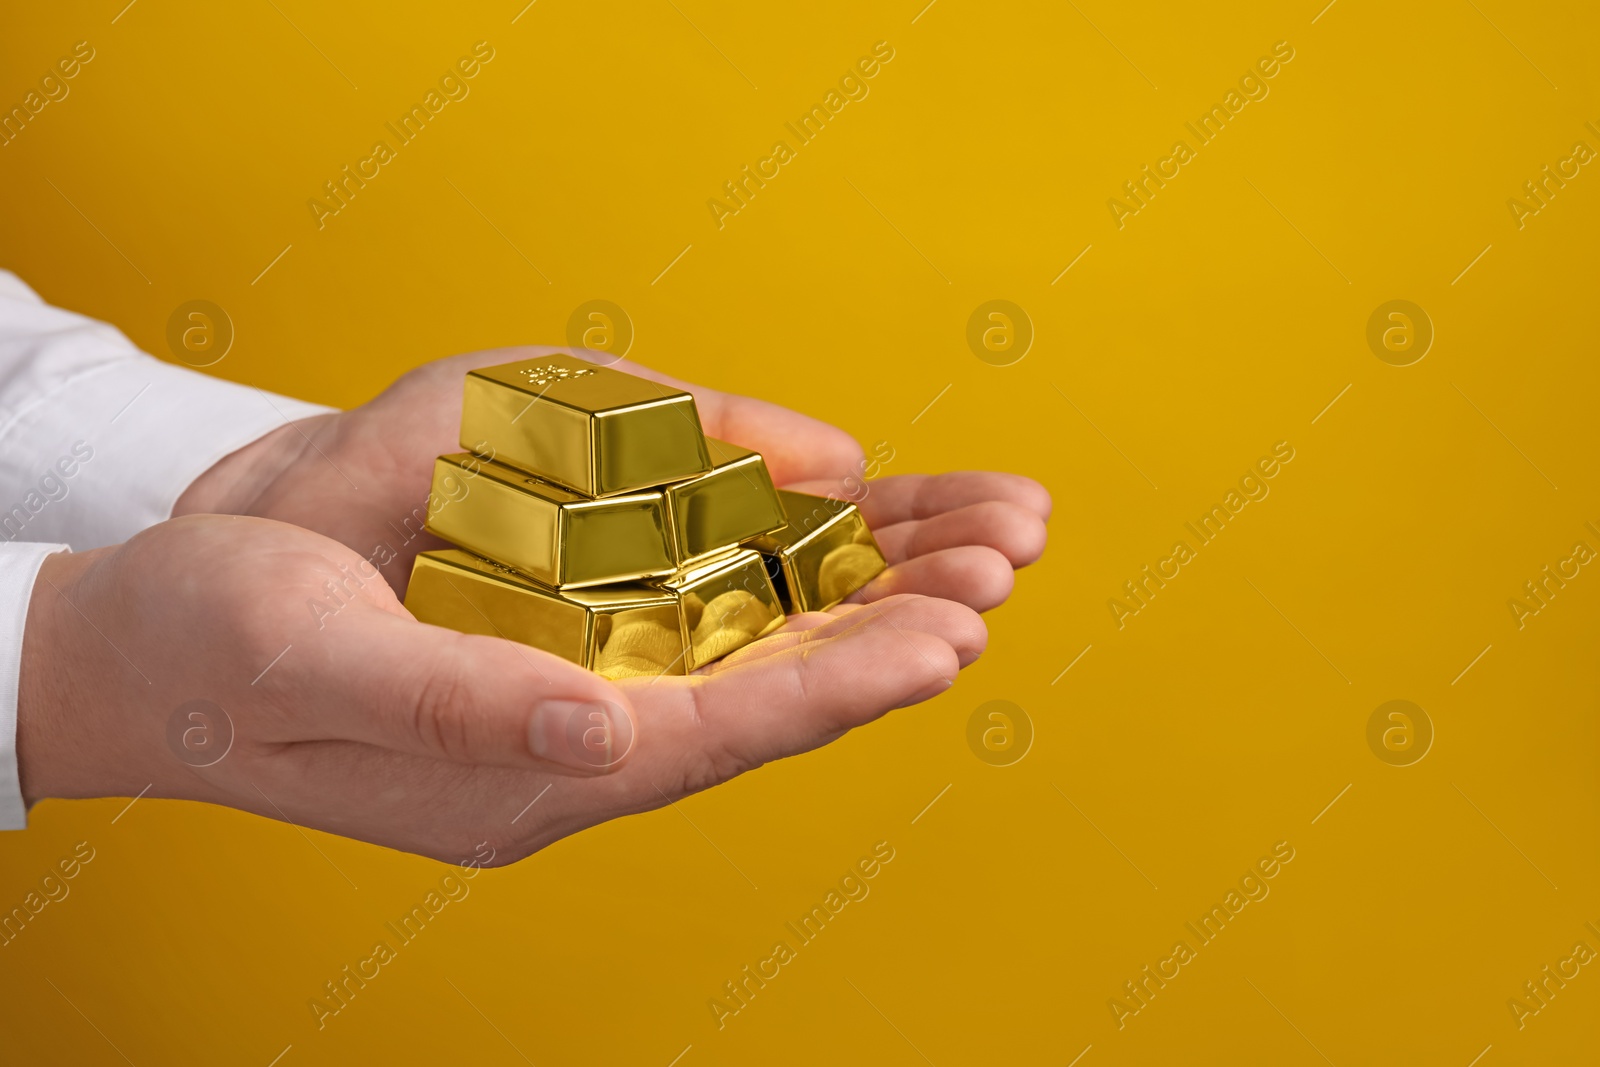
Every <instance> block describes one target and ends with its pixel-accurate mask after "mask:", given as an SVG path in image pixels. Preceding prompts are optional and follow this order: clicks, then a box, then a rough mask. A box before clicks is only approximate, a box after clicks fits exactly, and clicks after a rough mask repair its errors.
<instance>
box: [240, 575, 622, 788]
mask: <svg viewBox="0 0 1600 1067" xmlns="http://www.w3.org/2000/svg"><path fill="white" fill-rule="evenodd" d="M289 654H290V655H295V656H296V661H295V662H294V663H293V664H291V666H292V667H293V668H294V669H293V670H289V671H281V672H273V673H272V674H269V675H267V676H266V678H265V679H263V682H264V683H268V682H270V683H273V685H275V686H278V687H283V688H287V689H288V690H289V691H288V692H286V693H284V694H283V695H285V696H288V697H289V698H291V699H292V700H294V701H295V702H296V703H297V705H298V706H299V710H302V711H303V713H304V714H305V715H307V716H308V717H310V718H311V719H312V720H313V721H312V722H310V723H307V724H304V725H305V726H306V727H307V728H308V729H309V733H308V734H307V735H304V736H307V737H308V739H315V738H319V737H320V738H339V739H345V740H351V741H364V742H367V743H368V744H373V745H379V746H382V747H384V748H389V749H394V750H396V751H400V752H406V753H411V754H413V755H421V756H430V757H433V758H434V759H441V760H449V761H453V762H458V763H469V764H486V765H492V766H499V767H517V768H537V769H542V770H548V771H561V772H565V773H576V774H593V773H599V772H604V771H608V770H610V769H611V768H612V767H613V766H614V765H615V764H616V763H617V762H618V761H619V760H620V759H621V757H622V756H623V755H625V754H626V751H627V748H628V747H631V743H632V740H633V737H634V725H635V720H634V719H633V717H632V708H631V706H630V704H629V702H628V700H627V698H625V697H624V696H623V695H622V694H621V693H620V692H619V691H618V690H617V688H616V687H615V686H614V685H612V684H611V683H610V682H608V681H606V680H605V679H604V678H601V677H600V676H599V675H597V674H592V673H590V672H589V671H586V670H584V669H583V668H581V667H579V666H577V665H576V664H573V663H569V662H567V661H566V660H563V659H560V658H558V657H556V656H553V655H551V654H549V653H547V652H542V651H540V650H538V649H535V648H531V647H528V646H526V645H521V644H518V643H516V642H513V641H507V640H503V639H501V638H498V637H484V636H480V635H476V634H462V633H456V632H455V631H452V630H446V629H442V628H440V627H436V626H429V625H426V624H424V623H420V622H417V621H415V620H414V619H411V618H409V617H403V616H401V615H397V614H394V613H391V612H388V611H384V610H381V609H378V608H373V607H370V606H367V605H364V604H352V605H351V606H350V607H349V608H347V609H346V611H345V612H344V613H343V614H342V615H341V617H339V618H338V619H336V620H334V622H333V623H331V624H330V625H329V626H328V627H327V629H326V630H325V631H323V632H322V634H321V635H320V636H319V637H318V638H317V639H316V640H312V641H309V642H305V643H304V645H303V646H299V645H297V646H291V649H290V652H289Z"/></svg>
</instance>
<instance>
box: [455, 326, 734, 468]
mask: <svg viewBox="0 0 1600 1067" xmlns="http://www.w3.org/2000/svg"><path fill="white" fill-rule="evenodd" d="M485 442H487V445H488V447H489V448H490V449H492V450H493V452H492V455H493V456H494V458H495V459H496V460H499V461H500V462H502V463H508V464H510V465H511V466H513V467H520V468H521V469H522V470H525V471H527V472H528V473H529V474H532V475H534V476H536V477H538V478H541V479H543V480H544V481H547V482H554V483H555V484H557V485H561V486H565V487H566V488H568V489H571V490H573V491H574V492H577V493H582V494H583V495H584V496H591V497H601V496H612V495H615V494H617V493H629V492H632V491H634V490H636V489H644V488H648V487H650V486H654V485H661V484H663V483H665V482H671V481H678V480H681V479H684V478H693V477H696V476H697V475H701V474H705V473H706V472H707V471H709V470H710V469H711V461H710V457H709V456H708V455H707V454H706V444H705V435H704V434H703V433H702V432H701V430H700V413H699V412H698V411H697V410H696V409H695V406H694V397H692V396H690V395H689V394H688V393H685V392H683V391H682V390H679V389H672V388H669V387H668V386H665V385H658V384H657V383H655V382H652V381H647V380H645V379H644V378H635V377H634V376H633V375H631V374H623V373H622V372H621V371H615V370H611V369H610V368H609V367H597V366H594V365H593V364H591V363H588V362H586V361H584V360H581V359H578V358H577V357H575V356H564V355H555V356H541V357H539V358H538V359H528V360H523V361H521V362H519V363H506V364H503V365H501V366H498V367H485V368H483V369H482V370H475V371H472V372H470V373H469V374H468V375H467V383H466V395H465V399H464V401H463V403H462V407H461V447H462V448H466V449H478V448H482V447H483V444H484V443H485Z"/></svg>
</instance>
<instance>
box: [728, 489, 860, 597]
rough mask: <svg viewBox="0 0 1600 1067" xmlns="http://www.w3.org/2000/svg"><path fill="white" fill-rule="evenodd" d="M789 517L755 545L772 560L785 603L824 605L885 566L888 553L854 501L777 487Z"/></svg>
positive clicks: (774, 573)
mask: <svg viewBox="0 0 1600 1067" xmlns="http://www.w3.org/2000/svg"><path fill="white" fill-rule="evenodd" d="M778 497H779V499H780V500H782V501H783V510H784V512H785V514H787V515H788V518H789V522H788V525H786V526H785V527H784V528H783V529H781V530H779V531H777V532H776V533H771V534H766V535H764V536H762V537H757V538H755V539H754V540H752V541H751V542H750V547H751V548H754V549H757V550H758V551H760V552H761V553H762V555H764V556H765V557H767V559H768V560H769V561H770V562H771V564H772V565H771V566H770V567H769V571H770V573H772V574H773V576H774V578H775V580H776V581H777V584H778V586H779V590H780V593H781V595H782V599H783V604H784V607H785V608H786V609H787V610H789V611H791V612H802V611H825V610H827V609H828V608H831V607H833V606H834V605H835V604H837V603H839V601H841V600H843V599H844V598H845V597H847V596H849V595H850V594H851V593H854V592H855V591H856V590H857V589H860V588H861V587H862V586H864V585H866V584H867V583H868V582H870V581H871V580H872V579H873V578H874V577H876V576H877V574H878V573H879V572H880V571H882V570H883V569H884V566H885V563H884V559H883V553H882V552H881V551H879V549H878V542H877V541H875V540H874V539H873V537H872V531H871V530H869V529H867V523H866V520H865V519H863V518H862V517H861V512H860V511H859V510H858V509H857V508H856V506H855V505H854V504H851V503H848V502H847V501H843V500H832V499H829V498H828V497H821V496H811V495H810V494H807V493H796V492H793V491H791V490H788V489H780V490H778Z"/></svg>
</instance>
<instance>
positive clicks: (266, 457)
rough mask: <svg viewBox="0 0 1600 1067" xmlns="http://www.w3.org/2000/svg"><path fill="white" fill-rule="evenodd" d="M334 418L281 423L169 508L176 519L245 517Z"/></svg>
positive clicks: (223, 462)
mask: <svg viewBox="0 0 1600 1067" xmlns="http://www.w3.org/2000/svg"><path fill="white" fill-rule="evenodd" d="M334 418H337V415H336V414H325V415H312V416H310V417H309V418H304V419H299V420H296V421H295V422H289V423H285V424H284V425H282V426H279V427H278V428H277V429H275V430H272V431H270V432H269V433H267V434H265V435H263V436H261V437H258V438H256V439H255V440H254V441H252V442H250V443H249V444H247V445H245V446H244V447H243V448H240V449H236V450H234V451H233V452H230V453H228V454H227V455H226V456H223V457H222V458H221V459H219V460H218V461H217V462H216V463H213V464H212V465H211V466H210V468H208V469H207V470H206V472H205V473H204V474H202V475H200V477H198V478H196V479H195V480H194V481H193V482H192V483H191V484H190V485H189V487H188V488H187V489H185V490H184V491H183V494H182V495H181V496H179V497H178V501H177V503H176V504H175V505H173V508H172V516H173V518H177V517H178V516H179V515H199V514H211V515H246V514H249V513H250V509H251V505H252V504H254V503H255V501H256V499H257V498H258V497H259V496H260V495H261V493H262V492H263V491H264V490H265V489H266V487H267V486H269V485H271V484H272V482H273V480H274V479H276V478H277V477H278V476H279V475H281V474H283V472H284V471H286V470H288V469H289V468H290V467H291V466H293V465H294V464H295V463H296V462H297V461H298V460H299V459H300V457H301V456H302V455H304V454H305V452H306V450H307V448H308V447H310V445H311V439H312V438H314V437H316V436H317V435H318V433H319V432H320V431H321V429H322V427H323V425H324V424H326V423H327V422H329V421H330V420H332V419H334Z"/></svg>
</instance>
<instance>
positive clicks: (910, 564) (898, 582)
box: [175, 347, 1051, 611]
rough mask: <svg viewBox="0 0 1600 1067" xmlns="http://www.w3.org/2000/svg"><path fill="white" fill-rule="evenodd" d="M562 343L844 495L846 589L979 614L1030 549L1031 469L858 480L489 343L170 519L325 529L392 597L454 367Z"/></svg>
mask: <svg viewBox="0 0 1600 1067" xmlns="http://www.w3.org/2000/svg"><path fill="white" fill-rule="evenodd" d="M557 352H562V353H571V354H573V355H577V356H581V357H584V358H588V359H593V360H595V361H596V362H601V363H609V364H611V365H613V366H614V367H615V368H616V369H617V370H620V371H625V372H627V373H630V374H635V375H638V376H640V377H644V378H649V379H651V380H653V381H658V382H663V383H665V384H668V385H671V386H674V387H677V388H681V389H685V390H687V391H689V392H690V393H692V394H693V395H694V398H695V404H696V406H697V407H698V408H699V411H700V420H701V423H702V425H703V426H704V428H705V431H706V433H708V434H710V435H711V436H713V437H717V438H721V439H723V440H727V441H732V442H734V443H735V444H739V445H743V446H745V447H746V448H752V449H755V450H756V451H758V452H760V453H761V454H762V456H763V457H764V458H765V460H766V462H767V466H768V467H769V469H770V470H771V472H772V477H773V480H774V481H775V482H776V483H777V484H778V485H780V486H785V487H788V488H793V489H798V490H800V491H802V492H811V493H816V494H819V495H827V496H836V497H840V498H842V499H847V500H853V501H856V502H857V503H858V504H859V505H860V507H861V510H862V512H863V514H864V515H865V517H866V519H867V522H868V524H869V525H870V526H871V527H872V529H873V532H874V533H875V535H876V536H877V539H878V543H879V545H880V546H881V547H882V548H883V551H884V554H885V556H886V557H887V559H888V562H889V564H890V567H889V569H888V570H887V571H885V572H884V573H883V574H881V575H880V576H879V577H878V578H877V579H875V580H874V581H873V582H871V583H869V584H868V585H867V586H866V587H864V588H863V589H861V590H860V591H859V592H858V593H857V594H856V595H855V597H853V598H852V599H853V600H855V601H856V602H868V601H877V600H881V599H883V598H884V597H888V596H892V595H895V594H899V593H921V594H925V595H929V596H936V597H941V598H944V599H947V600H953V601H957V602H959V603H962V604H965V605H967V606H968V607H971V608H974V609H976V610H978V611H987V610H989V609H990V608H993V607H995V606H997V605H998V604H1000V603H1001V602H1003V601H1004V600H1005V599H1006V597H1007V596H1008V595H1009V594H1010V592H1011V586H1012V580H1013V579H1012V571H1013V569H1014V568H1016V567H1022V566H1026V565H1027V564H1029V563H1032V562H1033V561H1034V560H1036V559H1037V558H1038V557H1039V555H1040V553H1042V552H1043V551H1044V544H1045V525H1044V524H1045V520H1046V519H1047V518H1049V516H1050V506H1051V505H1050V495H1049V494H1048V493H1047V492H1046V491H1045V489H1044V487H1043V486H1041V485H1039V483H1037V482H1035V481H1033V480H1032V479H1030V478H1024V477H1021V476H1019V475H1015V474H1002V473H994V472H984V471H964V472H957V473H952V474H940V475H894V476H889V477H883V478H878V479H875V480H872V481H866V480H864V479H863V473H864V472H869V473H870V472H872V468H873V466H874V465H877V466H881V465H882V464H881V460H882V459H883V457H882V456H880V455H875V457H874V461H873V463H871V464H869V463H868V462H867V461H866V460H865V458H864V456H863V454H862V450H861V448H860V446H859V445H857V444H856V442H855V441H854V440H853V439H852V438H851V437H850V435H848V434H846V433H845V432H844V431H843V430H840V429H838V428H836V427H833V426H830V425H828V424H827V423H824V422H819V421H818V420H816V419H813V418H809V417H807V416H805V415H801V414H799V413H797V412H794V411H790V410H788V409H786V408H783V407H779V406H778V405H776V404H770V403H767V402H766V401H763V400H755V399H752V398H749V397H742V396H736V395H733V394H730V393H721V392H718V391H716V390H714V389H707V388H704V387H701V386H695V385H689V384H687V383H684V382H680V381H677V380H675V379H673V378H670V377H668V376H666V375H663V374H659V373H656V372H655V371H652V370H649V369H648V368H645V367H641V366H639V365H637V364H634V363H630V362H626V361H623V362H614V361H613V360H612V359H611V357H609V356H606V355H605V354H604V353H601V352H593V351H588V350H585V349H565V348H550V347H523V348H503V349H494V350H490V351H485V352H474V353H470V354H468V355H462V356H453V357H451V358H448V359H441V360H438V361H436V362H433V363H429V364H426V365H424V366H422V367H419V368H417V369H416V370H413V371H411V372H410V373H408V374H406V375H404V376H403V377H401V378H400V379H399V380H398V381H396V382H395V383H394V384H393V385H392V386H390V387H389V388H388V389H387V390H385V391H384V392H383V393H382V394H381V395H379V396H378V397H377V398H375V399H374V400H372V401H370V402H368V403H366V404H363V405H361V406H360V407H358V408H355V409H353V410H351V411H347V412H342V413H339V414H336V415H322V416H317V417H314V418H310V419H304V420H301V421H300V422H297V423H291V424H289V425H286V426H284V427H283V428H282V429H280V430H277V431H275V432H274V433H272V434H270V435H268V436H267V437H265V438H263V439H262V440H260V441H258V442H256V443H255V444H253V445H251V446H249V447H247V448H244V449H241V450H240V451H239V452H236V453H234V454H233V455H232V456H229V457H227V458H226V459H224V460H223V461H222V462H220V463H218V464H217V465H216V466H215V467H213V468H212V469H211V470H210V471H208V472H207V473H206V474H205V475H203V476H202V477H201V478H200V479H199V480H198V481H196V482H195V484H194V485H193V486H191V487H190V489H189V491H188V492H187V493H185V494H184V496H183V498H182V499H181V500H180V501H179V502H178V507H177V509H176V512H175V513H176V514H179V515H183V514H193V513H199V512H217V513H224V514H235V515H256V516H261V517H265V518H272V519H278V520H280V521H283V522H289V523H294V524H295V525H298V526H302V527H305V528H306V529H308V530H315V531H317V532H318V533H322V534H325V535H327V536H328V537H331V538H333V539H334V540H337V541H339V542H341V543H342V544H344V545H345V546H347V547H349V548H351V549H353V550H354V551H356V552H358V553H360V554H361V555H362V556H363V557H365V558H367V559H369V560H371V561H372V562H373V563H374V564H375V565H377V566H378V567H379V568H380V569H381V570H382V572H383V575H384V577H385V579H387V580H388V582H389V584H390V585H391V586H392V587H393V588H394V589H395V590H397V591H398V592H400V593H401V594H402V595H403V593H404V590H405V587H406V583H407V580H408V579H409V577H410V574H411V563H412V560H413V559H414V558H415V556H416V554H417V552H419V551H422V550H425V549H430V548H438V547H441V546H442V542H440V541H438V540H436V539H434V538H432V537H430V536H429V535H427V534H424V533H420V532H419V530H420V526H421V524H422V521H423V520H424V518H425V517H426V515H427V499H428V489H429V485H430V484H431V480H432V473H433V461H434V458H435V457H436V456H438V455H440V454H441V453H445V452H455V451H459V449H460V445H459V443H458V440H457V439H458V430H459V427H460V419H461V397H462V383H463V380H464V378H465V375H466V373H467V371H469V370H472V369H474V368H477V367H485V366H493V365H495V364H498V363H509V362H513V361H516V360H524V359H533V358H536V357H539V356H544V355H550V354H552V353H557Z"/></svg>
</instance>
